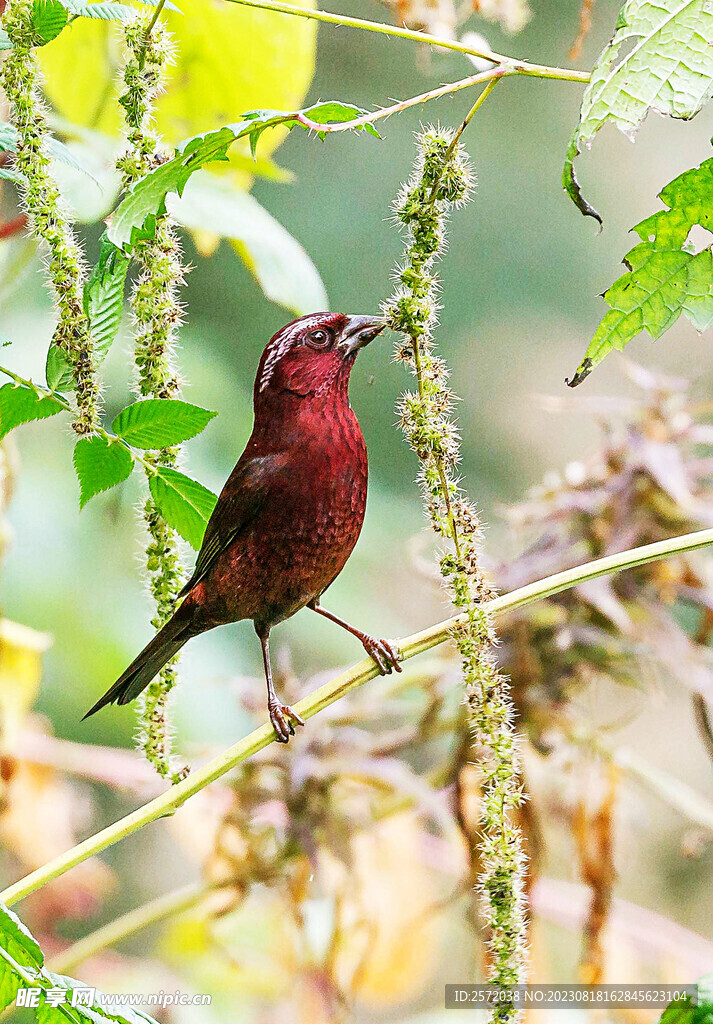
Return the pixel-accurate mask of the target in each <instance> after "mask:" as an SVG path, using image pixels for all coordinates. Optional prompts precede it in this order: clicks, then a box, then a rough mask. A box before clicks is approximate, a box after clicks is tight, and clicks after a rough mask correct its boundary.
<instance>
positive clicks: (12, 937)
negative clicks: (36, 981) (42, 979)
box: [0, 903, 45, 968]
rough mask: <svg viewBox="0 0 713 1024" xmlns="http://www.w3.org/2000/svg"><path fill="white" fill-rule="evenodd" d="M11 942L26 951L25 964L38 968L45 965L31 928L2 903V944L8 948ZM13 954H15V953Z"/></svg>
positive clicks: (0, 941)
mask: <svg viewBox="0 0 713 1024" xmlns="http://www.w3.org/2000/svg"><path fill="white" fill-rule="evenodd" d="M9 944H14V945H15V947H16V948H19V949H20V950H22V951H23V952H24V954H25V958H23V964H29V965H30V966H32V967H36V968H40V967H42V966H44V962H45V958H44V955H43V953H42V950H41V949H40V946H39V943H38V942H37V940H36V939H35V938H34V936H33V935H32V934H31V933H30V930H29V928H27V926H26V925H24V924H23V923H22V921H21V920H20V918H19V917H18V916H17V914H15V913H13V911H12V910H10V909H9V907H6V906H5V904H4V903H0V945H2V946H4V947H5V948H7V947H8V945H9ZM11 952H12V951H11ZM12 955H13V956H15V954H14V953H12Z"/></svg>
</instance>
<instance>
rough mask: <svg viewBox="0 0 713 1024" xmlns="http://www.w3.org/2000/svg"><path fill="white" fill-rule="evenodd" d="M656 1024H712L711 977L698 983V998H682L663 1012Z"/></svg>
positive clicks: (712, 986)
mask: <svg viewBox="0 0 713 1024" xmlns="http://www.w3.org/2000/svg"><path fill="white" fill-rule="evenodd" d="M658 1024H713V975H710V974H709V975H707V976H706V977H705V978H701V980H700V981H699V982H698V998H697V999H695V1000H694V999H691V997H690V996H684V997H683V998H681V999H676V1000H674V1001H673V1002H672V1003H669V1005H668V1006H667V1007H666V1009H665V1010H664V1012H663V1014H662V1015H661V1017H660V1018H659V1021H658Z"/></svg>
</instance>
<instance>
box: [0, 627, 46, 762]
mask: <svg viewBox="0 0 713 1024" xmlns="http://www.w3.org/2000/svg"><path fill="white" fill-rule="evenodd" d="M51 643H52V638H51V637H50V636H49V635H48V634H47V633H38V632H36V631H35V630H34V629H30V628H29V627H28V626H21V625H20V624H19V623H17V622H11V621H10V620H9V619H0V721H1V722H2V736H1V739H2V748H3V750H4V751H5V752H12V751H13V750H14V749H15V747H16V745H17V739H18V735H19V732H20V728H21V726H22V722H23V719H24V718H25V715H26V714H27V712H28V711H29V710H30V708H31V707H32V705H33V704H34V702H35V698H36V696H37V691H38V689H39V686H40V678H41V676H42V654H43V653H44V651H46V650H47V648H48V647H49V646H50V644H51Z"/></svg>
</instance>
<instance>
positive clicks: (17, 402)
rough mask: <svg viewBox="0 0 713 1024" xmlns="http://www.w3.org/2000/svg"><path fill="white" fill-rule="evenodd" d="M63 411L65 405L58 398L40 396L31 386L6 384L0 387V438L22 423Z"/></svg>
mask: <svg viewBox="0 0 713 1024" xmlns="http://www.w3.org/2000/svg"><path fill="white" fill-rule="evenodd" d="M63 411H64V406H63V405H62V403H61V402H59V401H58V400H57V399H56V398H50V397H49V396H47V397H44V398H40V397H39V396H38V395H37V394H36V393H35V392H34V391H33V390H32V389H31V388H26V387H24V386H22V385H16V384H4V385H3V387H1V388H0V438H2V437H5V435H6V434H8V433H9V432H10V431H11V430H14V428H15V427H18V426H19V425H20V424H21V423H30V422H32V421H33V420H43V419H46V418H47V417H48V416H55V415H56V414H57V413H58V412H63Z"/></svg>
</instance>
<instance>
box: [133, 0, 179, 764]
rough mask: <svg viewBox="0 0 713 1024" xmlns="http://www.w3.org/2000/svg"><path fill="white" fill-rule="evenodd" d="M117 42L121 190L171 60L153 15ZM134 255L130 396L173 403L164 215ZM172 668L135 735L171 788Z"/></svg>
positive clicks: (166, 532) (156, 516)
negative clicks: (120, 48)
mask: <svg viewBox="0 0 713 1024" xmlns="http://www.w3.org/2000/svg"><path fill="white" fill-rule="evenodd" d="M124 38H125V42H126V46H127V50H128V59H127V62H126V65H125V68H124V86H125V88H124V91H123V92H122V94H121V96H120V97H119V103H120V104H121V106H122V108H123V110H124V117H125V122H126V128H127V140H128V143H129V145H128V149H127V151H126V152H125V153H124V154H123V155H122V156H121V157H120V159H119V160H118V162H117V166H118V167H119V169H120V170H121V172H122V174H123V178H124V185H125V186H126V187H127V188H128V187H130V186H131V185H132V184H134V182H136V181H138V180H139V179H140V178H142V177H143V176H144V175H146V174H148V173H149V171H151V170H153V169H154V168H155V167H157V166H159V164H161V163H162V162H163V155H162V152H161V143H160V139H159V137H158V136H157V135H156V133H155V132H154V131H153V130H152V128H151V122H152V119H153V109H154V101H155V98H156V96H157V94H158V92H159V90H160V88H161V82H162V78H163V73H164V69H165V67H166V64H167V63H168V61H169V60H170V59H171V47H170V41H169V39H168V36H167V34H166V32H165V30H164V29H163V28H162V26H161V25H160V24H159V23H157V22H156V17H155V12H154V13H152V14H151V15H147V16H140V17H138V18H136V19H135V20H133V21H130V22H128V23H127V24H126V25H125V26H124ZM134 253H135V258H136V259H137V261H138V263H139V266H140V268H141V272H140V274H139V278H138V280H137V282H136V285H135V287H134V289H133V293H132V296H131V310H132V313H133V318H134V329H135V344H134V362H135V365H136V371H137V390H138V392H139V394H140V395H141V396H142V397H145V398H176V397H177V396H178V395H179V393H180V387H179V383H178V378H177V375H176V370H175V367H174V363H173V347H174V338H175V333H176V330H177V328H178V326H179V325H180V323H181V315H182V313H181V306H180V304H179V301H178V289H179V287H180V285H181V283H182V282H183V274H184V271H183V267H182V265H181V254H180V248H179V243H178V237H177V234H176V231H175V229H174V227H173V225H172V224H171V222H170V220H169V218H168V216H167V215H166V214H164V215H163V216H162V217H160V218H159V219H158V222H157V224H156V232H155V234H154V237H153V238H151V239H149V240H146V241H142V242H139V243H138V244H137V245H136V247H135V251H134ZM149 459H150V461H154V462H155V463H156V464H157V465H161V466H169V467H175V465H176V463H177V449H176V448H164V449H162V450H161V451H159V452H158V453H156V454H155V455H151V456H150V457H149ZM143 515H144V521H145V523H146V528H147V530H148V534H149V540H148V544H147V547H146V570H147V573H148V577H149V581H150V589H151V594H152V596H153V599H154V602H155V605H156V615H155V616H154V618H153V619H152V620H151V621H152V625H153V626H155V627H156V628H157V629H159V628H160V627H161V626H162V625H163V624H164V623H165V622H166V620H167V619H168V618H169V617H170V615H171V613H172V612H173V609H174V604H175V600H176V597H177V595H178V592H179V590H180V587H181V577H182V573H181V566H180V559H179V553H178V545H177V540H176V533H175V531H174V530H173V529H172V528H171V527H170V526H169V525H168V524H167V523H166V520H165V519H164V517H163V516H162V515H161V512H160V511H159V509H158V508H157V507H156V504H155V502H154V500H153V499H152V498H148V499H147V500H146V503H145V505H144V511H143ZM177 662H178V657H174V658H172V659H171V661H169V662H168V664H167V665H165V666H164V668H163V669H161V672H160V673H159V675H158V676H157V678H156V679H155V680H154V681H153V682H152V683H151V684H150V685H149V686H148V687H147V689H146V690H145V691H144V693H143V694H142V695H141V698H140V704H139V722H140V728H139V734H138V742H139V744H140V746H141V747H142V748H143V750H144V753H145V755H146V757H147V759H148V760H149V761H150V763H151V764H152V765H153V766H154V767H155V768H156V771H157V772H158V773H159V774H160V775H162V776H165V777H168V778H170V779H171V781H172V782H174V783H175V782H178V781H180V779H181V778H183V777H184V775H185V772H186V770H185V769H181V770H176V769H174V768H173V767H172V765H171V741H170V730H169V725H168V720H167V701H168V696H169V693H170V691H171V690H172V689H173V687H174V686H175V684H176V680H177V668H176V667H177Z"/></svg>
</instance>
